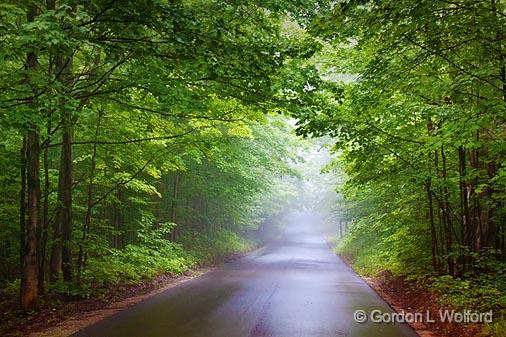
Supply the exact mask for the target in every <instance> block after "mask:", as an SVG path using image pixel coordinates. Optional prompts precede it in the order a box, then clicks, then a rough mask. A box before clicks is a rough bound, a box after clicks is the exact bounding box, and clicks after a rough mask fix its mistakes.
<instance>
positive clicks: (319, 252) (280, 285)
mask: <svg viewBox="0 0 506 337" xmlns="http://www.w3.org/2000/svg"><path fill="white" fill-rule="evenodd" d="M315 221H317V220H316V219H315V218H314V217H312V216H310V215H307V214H301V213H298V214H294V215H293V216H291V217H290V218H289V222H288V226H287V229H286V231H285V235H284V237H283V238H282V239H281V240H279V241H277V242H274V243H272V244H270V245H268V246H266V247H264V248H262V249H260V250H257V251H255V252H254V253H252V254H250V255H248V256H246V257H244V258H242V259H239V260H236V261H233V262H231V263H228V264H225V265H224V266H222V267H220V268H219V269H217V270H215V271H213V272H211V273H208V274H206V275H203V276H201V277H199V278H196V279H193V280H190V281H188V282H186V283H183V284H181V285H179V286H177V287H174V288H172V289H169V290H167V291H165V292H163V293H161V294H159V295H157V296H154V297H152V298H150V299H148V300H145V301H143V302H141V303H139V304H137V305H135V306H134V307H132V308H130V309H127V310H125V311H122V312H120V313H118V314H116V315H114V316H112V317H110V318H107V319H105V320H103V321H101V322H99V323H97V324H95V325H92V326H90V327H88V328H86V329H84V330H82V331H81V332H79V333H77V334H75V335H73V336H74V337H98V336H100V337H345V336H349V337H415V336H417V334H416V333H415V332H414V331H413V330H411V329H410V328H409V327H408V326H406V325H402V324H377V323H365V324H359V323H356V322H355V321H354V319H353V313H354V312H355V310H358V309H361V310H365V311H367V312H370V311H371V310H373V309H379V310H381V311H383V312H391V309H390V307H389V306H388V305H387V304H386V303H385V302H384V301H383V300H382V299H381V298H380V297H379V296H378V295H377V294H376V293H375V292H374V291H372V290H371V289H370V288H369V287H368V286H367V284H366V283H365V282H364V281H362V280H361V279H360V278H359V277H358V276H357V275H356V274H355V273H354V272H353V271H352V270H351V269H350V268H348V267H347V266H346V265H345V264H344V263H343V262H342V261H340V260H339V259H338V258H337V257H336V256H335V255H334V254H333V253H332V252H331V250H330V249H329V248H328V246H327V244H326V242H325V241H324V238H323V236H322V235H321V234H319V233H318V231H315V230H314V226H313V225H314V222H315Z"/></svg>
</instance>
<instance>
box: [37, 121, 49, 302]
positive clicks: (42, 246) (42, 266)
mask: <svg viewBox="0 0 506 337" xmlns="http://www.w3.org/2000/svg"><path fill="white" fill-rule="evenodd" d="M50 129H51V126H50V125H48V130H50ZM48 145H49V144H46V147H45V149H44V200H43V210H42V230H41V235H40V237H39V238H40V242H39V254H38V255H39V293H40V294H43V293H44V292H45V280H46V248H47V240H48V232H49V188H50V186H49V147H48Z"/></svg>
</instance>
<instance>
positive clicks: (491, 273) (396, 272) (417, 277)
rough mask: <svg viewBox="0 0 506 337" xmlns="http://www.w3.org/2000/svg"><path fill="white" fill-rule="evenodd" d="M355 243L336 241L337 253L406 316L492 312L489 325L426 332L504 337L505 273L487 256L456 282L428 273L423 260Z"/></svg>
mask: <svg viewBox="0 0 506 337" xmlns="http://www.w3.org/2000/svg"><path fill="white" fill-rule="evenodd" d="M365 242H366V240H364V241H362V240H360V239H357V238H352V239H350V238H348V239H345V240H343V241H341V242H339V243H338V244H337V246H336V252H337V253H338V254H339V255H341V256H342V257H343V258H344V259H345V260H346V261H347V262H348V263H349V264H350V265H351V266H352V267H353V269H354V270H355V271H356V272H357V273H358V274H360V275H361V276H364V277H370V278H371V280H372V281H371V282H373V283H374V285H373V287H375V288H377V290H379V291H380V292H383V293H386V294H388V296H389V297H391V298H394V299H395V302H396V303H397V304H399V306H400V307H402V308H403V309H405V310H407V311H410V310H411V311H413V312H425V310H431V312H432V311H433V312H438V311H439V310H440V309H442V310H444V309H449V310H456V311H462V310H471V311H473V312H481V313H485V312H489V311H493V314H494V322H493V323H491V324H487V323H486V324H483V325H473V324H467V325H466V324H459V323H453V324H439V323H438V324H434V325H433V326H431V327H430V328H431V329H432V330H434V331H435V332H437V333H438V335H439V336H445V337H449V336H452V337H453V336H456V337H464V336H493V337H506V320H505V319H506V269H505V268H504V264H503V263H500V262H497V261H496V260H494V259H493V257H492V256H490V255H488V256H487V255H485V256H481V257H477V258H476V262H475V265H473V266H472V268H470V270H474V272H468V273H462V275H461V276H459V277H452V276H450V275H444V274H443V275H438V274H437V273H435V272H434V271H431V270H428V269H427V267H426V266H427V265H430V263H427V261H426V259H424V258H419V259H418V260H417V259H416V258H414V257H411V258H408V259H406V258H405V257H404V256H402V255H401V254H396V255H394V254H392V253H390V252H389V250H388V249H382V248H383V245H382V244H377V245H371V244H369V245H362V243H365Z"/></svg>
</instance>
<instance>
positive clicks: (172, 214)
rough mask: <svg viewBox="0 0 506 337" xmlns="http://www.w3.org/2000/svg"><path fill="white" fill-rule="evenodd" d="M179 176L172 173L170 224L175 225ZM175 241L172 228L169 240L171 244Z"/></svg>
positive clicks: (174, 230) (175, 233)
mask: <svg viewBox="0 0 506 337" xmlns="http://www.w3.org/2000/svg"><path fill="white" fill-rule="evenodd" d="M179 179H180V177H179V174H178V173H174V184H173V189H172V203H171V208H170V222H172V223H176V221H177V198H178V190H179ZM176 239H177V227H173V228H172V231H171V233H170V240H171V241H172V242H174V241H176Z"/></svg>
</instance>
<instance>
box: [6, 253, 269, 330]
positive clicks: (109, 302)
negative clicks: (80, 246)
mask: <svg viewBox="0 0 506 337" xmlns="http://www.w3.org/2000/svg"><path fill="white" fill-rule="evenodd" d="M261 248H262V247H258V246H257V247H252V249H251V250H249V251H246V252H235V253H231V254H228V255H226V256H222V257H219V258H217V259H215V260H214V261H212V262H209V263H206V264H203V265H201V266H198V267H196V268H195V269H192V270H189V271H188V272H186V273H185V274H182V275H174V274H171V273H167V274H162V275H159V276H157V277H155V278H153V279H151V280H147V281H145V282H143V283H141V284H136V285H128V286H123V287H119V288H117V289H114V290H113V289H111V291H110V292H109V293H108V294H107V295H105V296H104V298H89V299H78V300H73V301H65V302H63V303H61V304H60V305H59V307H58V309H57V310H56V309H51V308H50V307H41V308H40V311H38V312H37V313H35V314H34V315H33V316H31V317H29V318H28V319H26V320H24V321H23V322H21V323H20V324H18V325H17V326H16V327H14V328H13V329H10V330H9V331H6V332H5V333H6V334H5V335H3V336H6V337H7V336H12V337H14V336H26V337H68V336H71V335H72V334H74V333H76V332H78V331H80V330H82V329H84V328H86V327H88V326H90V325H93V324H95V323H97V322H99V321H101V320H103V319H105V318H107V317H109V316H112V315H114V314H116V313H118V312H120V311H122V310H125V309H127V308H130V307H132V306H134V305H135V304H137V303H140V302H142V301H144V300H146V299H148V298H150V297H153V296H156V295H157V294H160V293H162V292H164V291H165V290H168V289H170V288H173V287H176V286H178V285H180V284H182V283H184V282H187V281H189V280H191V279H194V278H196V277H199V276H202V275H204V274H206V273H209V272H210V271H212V270H214V269H216V268H217V267H218V266H219V265H221V264H223V263H226V262H229V261H232V260H235V259H238V258H241V257H243V256H245V255H246V254H249V253H251V252H252V251H255V250H258V249H261ZM0 335H1V333H0Z"/></svg>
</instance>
